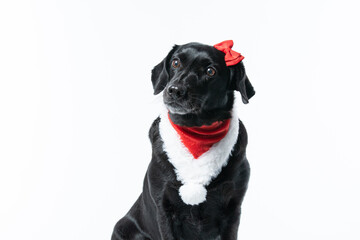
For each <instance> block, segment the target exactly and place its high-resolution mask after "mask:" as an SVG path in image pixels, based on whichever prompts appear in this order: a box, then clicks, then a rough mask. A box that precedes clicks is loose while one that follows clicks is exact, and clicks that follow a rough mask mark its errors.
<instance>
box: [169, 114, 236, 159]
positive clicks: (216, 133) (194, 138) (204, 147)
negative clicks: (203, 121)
mask: <svg viewBox="0 0 360 240" xmlns="http://www.w3.org/2000/svg"><path fill="white" fill-rule="evenodd" d="M168 117H169V121H170V123H171V125H172V126H173V128H174V129H175V130H176V132H177V133H178V134H179V136H180V139H181V142H182V143H183V144H184V145H185V147H186V148H187V149H188V150H189V152H190V153H191V154H192V155H193V156H194V158H195V159H197V158H199V157H200V156H201V155H202V154H203V153H205V152H207V151H208V150H209V149H210V148H211V147H212V145H214V144H215V143H217V142H219V141H220V140H221V139H223V138H224V137H225V136H226V134H227V132H228V131H229V127H230V119H226V120H223V121H217V122H214V123H212V124H211V125H203V126H201V127H184V126H179V125H176V124H175V123H173V122H172V121H171V118H170V116H169V115H168Z"/></svg>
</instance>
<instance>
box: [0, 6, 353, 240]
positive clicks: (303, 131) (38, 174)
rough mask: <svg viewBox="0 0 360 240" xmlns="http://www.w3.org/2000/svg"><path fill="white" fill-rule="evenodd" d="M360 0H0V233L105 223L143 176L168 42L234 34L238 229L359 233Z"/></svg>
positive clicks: (253, 233) (251, 234) (79, 233)
mask: <svg viewBox="0 0 360 240" xmlns="http://www.w3.org/2000/svg"><path fill="white" fill-rule="evenodd" d="M359 23H360V17H359V6H358V4H357V1H356V0H354V1H348V0H342V1H332V0H323V1H314V0H311V1H310V0H303V1H288V0H273V1H265V0H254V1H221V2H220V1H210V0H207V1H187V0H183V1H131V2H130V1H85V0H84V1H80V0H72V1H64V0H58V1H55V0H51V1H16V0H12V1H10V0H9V1H7V0H2V1H1V2H0V239H3V240H13V239H14V240H15V239H27V240H48V239H51V240H79V239H87V240H91V239H94V240H95V239H110V235H111V233H112V229H113V226H114V224H115V223H116V221H117V220H119V219H120V218H121V217H122V216H123V215H124V214H126V212H127V211H128V210H129V208H130V207H131V206H132V204H133V203H134V201H135V200H136V198H137V197H138V195H139V194H140V192H141V188H142V181H143V177H144V174H145V171H146V169H147V165H148V163H149V161H150V156H151V149H150V142H149V140H148V137H147V134H148V129H149V127H150V125H151V122H152V121H153V119H155V118H156V117H157V115H158V114H159V111H160V109H161V97H154V96H153V95H152V91H153V90H152V85H151V81H150V72H151V69H152V67H153V66H155V65H156V64H157V63H159V62H160V61H161V60H162V59H163V58H164V57H165V56H166V54H167V53H168V51H169V50H170V49H171V47H172V46H173V45H174V44H183V43H187V42H191V41H197V42H202V43H206V44H209V45H213V44H216V43H218V42H220V41H223V40H227V39H233V40H234V43H235V45H234V48H233V49H234V50H236V51H239V52H241V53H242V54H243V55H244V56H245V60H244V64H245V66H246V69H247V74H248V76H249V79H250V81H251V82H252V84H253V85H254V87H255V90H256V95H255V96H254V97H253V98H252V99H251V100H250V103H249V104H248V105H242V104H239V112H240V118H241V119H242V120H243V122H244V124H245V126H246V127H247V130H248V134H249V145H248V158H249V161H250V164H251V167H252V175H251V179H250V185H249V190H248V193H247V195H246V198H245V201H244V204H243V214H242V218H241V225H240V230H239V238H240V239H247V240H259V239H277V240H279V239H284V240H289V239H291V240H297V239H299V240H300V239H301V240H303V239H314V240H315V239H316V240H317V239H327V240H328V239H347V240H352V239H354V240H355V239H360V231H359V222H360V217H359V216H360V207H359V203H360V194H359V189H360V186H359V183H360V176H359V172H360V164H359V161H360V154H359V134H360V128H359V124H360V116H359V108H360V107H359V103H360V97H359V91H360V88H359V81H360V74H359V65H360V64H359V56H360V48H359V42H360V35H359Z"/></svg>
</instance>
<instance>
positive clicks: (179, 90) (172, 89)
mask: <svg viewBox="0 0 360 240" xmlns="http://www.w3.org/2000/svg"><path fill="white" fill-rule="evenodd" d="M167 92H168V94H169V95H170V96H171V97H172V98H174V99H179V98H181V97H183V96H184V95H185V94H186V91H185V88H183V87H178V86H174V85H171V86H169V87H168V89H167Z"/></svg>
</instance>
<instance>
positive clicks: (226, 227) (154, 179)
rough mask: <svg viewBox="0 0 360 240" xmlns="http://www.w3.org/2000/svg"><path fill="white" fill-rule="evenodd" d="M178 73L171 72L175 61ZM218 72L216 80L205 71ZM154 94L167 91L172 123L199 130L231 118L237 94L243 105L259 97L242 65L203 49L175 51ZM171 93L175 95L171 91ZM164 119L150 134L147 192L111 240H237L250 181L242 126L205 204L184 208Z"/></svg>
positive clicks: (158, 72)
mask: <svg viewBox="0 0 360 240" xmlns="http://www.w3.org/2000/svg"><path fill="white" fill-rule="evenodd" d="M174 59H177V60H179V61H180V67H176V68H175V67H172V61H173V60H174ZM209 67H212V68H213V69H215V71H216V73H215V75H214V76H209V75H207V74H206V71H207V69H208V68H209ZM151 80H152V83H153V87H154V94H158V93H160V92H161V91H163V90H164V93H163V97H164V103H165V105H166V106H167V107H168V108H169V110H170V117H171V119H172V121H173V122H175V123H176V124H179V125H184V126H201V125H204V124H211V123H212V122H214V121H218V120H223V119H226V118H229V117H230V110H231V109H232V106H233V102H234V90H238V91H240V93H241V96H242V99H243V102H244V103H248V100H249V99H250V98H251V97H252V96H253V95H254V94H255V92H254V89H253V87H252V85H251V83H250V82H249V80H248V78H247V76H246V74H245V69H244V66H243V63H242V62H240V63H239V64H237V65H235V66H231V67H227V66H226V65H225V61H224V53H222V52H220V51H218V50H216V49H215V48H214V47H211V46H206V45H203V44H199V43H189V44H186V45H182V46H175V47H174V48H173V49H172V50H171V51H170V53H169V54H168V56H167V57H166V58H165V59H164V60H163V61H162V62H161V63H160V64H158V65H157V66H155V68H154V69H153V71H152V78H151ZM170 89H172V90H170ZM159 122H160V118H158V119H156V120H155V121H154V123H153V124H152V126H151V128H150V131H149V138H150V141H151V144H152V152H153V153H152V160H151V162H150V164H149V167H148V170H147V172H146V175H145V179H144V185H143V192H142V193H141V195H140V196H139V198H138V200H137V201H136V202H135V204H134V205H133V206H132V208H131V209H130V211H129V212H128V213H127V214H126V216H125V217H123V218H122V219H120V221H119V222H118V223H117V224H116V226H115V228H114V232H113V235H112V240H120V239H122V240H125V239H152V240H160V239H161V240H175V239H176V240H192V239H196V240H215V239H217V240H220V239H221V240H226V239H229V240H230V239H231V240H234V239H237V230H238V226H239V219H240V213H241V203H242V201H243V198H244V195H245V192H246V189H247V184H248V180H249V174H250V168H249V164H248V161H247V159H246V154H245V149H246V145H247V134H246V130H245V127H244V125H243V124H242V122H241V121H239V135H238V139H237V142H236V144H235V146H234V149H233V152H232V155H231V156H230V157H229V161H228V164H227V165H226V166H225V167H224V168H223V169H222V171H221V173H220V174H219V175H218V176H217V177H216V178H215V179H213V180H212V181H211V183H210V184H209V185H208V186H206V189H207V196H206V201H205V202H203V203H200V204H199V205H193V206H191V205H186V204H185V203H184V202H183V201H182V200H181V198H180V196H179V193H178V190H179V187H180V186H181V183H180V182H179V181H178V180H177V179H176V175H175V172H174V167H173V166H172V165H171V163H170V162H169V161H168V157H167V155H166V153H165V152H164V151H163V147H162V145H163V142H162V139H161V136H160V134H159Z"/></svg>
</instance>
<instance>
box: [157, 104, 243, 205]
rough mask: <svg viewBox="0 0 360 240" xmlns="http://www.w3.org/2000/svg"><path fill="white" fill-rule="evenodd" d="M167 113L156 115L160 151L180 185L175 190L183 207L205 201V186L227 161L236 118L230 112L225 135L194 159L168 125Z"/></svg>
mask: <svg viewBox="0 0 360 240" xmlns="http://www.w3.org/2000/svg"><path fill="white" fill-rule="evenodd" d="M167 114H168V113H167V110H166V111H164V113H163V114H161V115H160V118H161V121H160V125H159V131H160V135H161V137H162V139H163V142H164V144H163V148H164V151H165V152H166V153H167V155H168V157H169V161H170V163H171V164H172V165H173V166H174V168H175V173H176V178H177V180H179V181H180V182H181V183H182V184H183V186H181V187H180V189H179V195H180V197H181V199H182V200H183V201H184V203H186V204H189V205H197V204H200V203H202V202H204V201H205V200H206V189H205V186H207V185H209V184H210V182H211V180H212V179H214V178H215V177H216V176H217V175H219V173H220V172H221V169H222V168H223V167H224V166H226V164H227V162H228V159H229V156H230V154H231V151H232V149H233V147H234V145H235V143H236V141H237V138H238V133H239V119H238V117H237V115H236V114H235V113H234V110H233V111H232V118H231V120H230V126H229V131H228V133H227V134H226V136H225V137H224V138H223V139H221V140H220V141H219V142H217V143H215V144H214V145H213V146H212V147H211V148H210V149H209V150H208V151H207V152H205V153H203V154H202V155H201V156H200V157H199V158H197V159H195V158H194V157H193V155H192V154H191V153H190V152H189V150H188V149H187V148H186V147H185V146H184V144H183V143H182V142H181V140H180V137H179V135H178V133H177V132H176V130H175V129H174V128H173V127H172V126H171V123H170V121H169V119H168V116H167Z"/></svg>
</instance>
